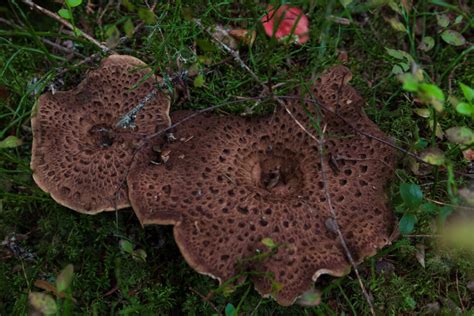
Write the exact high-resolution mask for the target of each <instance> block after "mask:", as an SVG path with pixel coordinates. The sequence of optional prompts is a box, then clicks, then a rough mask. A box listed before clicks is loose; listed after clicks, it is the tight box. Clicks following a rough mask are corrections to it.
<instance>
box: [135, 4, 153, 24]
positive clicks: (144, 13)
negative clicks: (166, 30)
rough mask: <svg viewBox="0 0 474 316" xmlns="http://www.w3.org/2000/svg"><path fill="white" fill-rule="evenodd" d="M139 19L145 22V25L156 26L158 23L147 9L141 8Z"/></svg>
mask: <svg viewBox="0 0 474 316" xmlns="http://www.w3.org/2000/svg"><path fill="white" fill-rule="evenodd" d="M138 17H139V18H140V20H142V21H143V22H145V24H155V23H156V16H155V14H154V13H153V12H152V11H150V10H149V9H147V8H139V9H138Z"/></svg>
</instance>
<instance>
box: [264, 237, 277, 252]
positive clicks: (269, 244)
mask: <svg viewBox="0 0 474 316" xmlns="http://www.w3.org/2000/svg"><path fill="white" fill-rule="evenodd" d="M262 244H264V245H265V246H267V247H268V248H269V249H274V248H276V247H277V245H276V244H275V242H274V241H273V240H272V239H271V238H263V239H262Z"/></svg>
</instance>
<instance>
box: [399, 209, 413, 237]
mask: <svg viewBox="0 0 474 316" xmlns="http://www.w3.org/2000/svg"><path fill="white" fill-rule="evenodd" d="M415 223H416V216H415V215H413V214H405V215H403V216H402V218H401V219H400V224H399V226H400V233H401V234H402V235H406V234H409V233H411V232H412V231H413V229H414V228H415Z"/></svg>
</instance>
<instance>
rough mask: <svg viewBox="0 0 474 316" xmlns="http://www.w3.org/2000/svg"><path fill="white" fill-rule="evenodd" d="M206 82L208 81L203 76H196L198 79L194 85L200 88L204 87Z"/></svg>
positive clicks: (195, 79)
mask: <svg viewBox="0 0 474 316" xmlns="http://www.w3.org/2000/svg"><path fill="white" fill-rule="evenodd" d="M205 82H206V80H205V79H204V76H203V74H199V75H197V76H196V78H194V82H193V84H194V86H195V87H196V88H200V87H202V86H204V83H205Z"/></svg>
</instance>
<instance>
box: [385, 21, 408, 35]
mask: <svg viewBox="0 0 474 316" xmlns="http://www.w3.org/2000/svg"><path fill="white" fill-rule="evenodd" d="M388 23H390V25H391V26H392V28H393V29H394V30H395V31H399V32H403V33H405V32H406V31H407V29H406V27H405V25H403V23H401V22H400V21H398V20H397V19H396V18H391V19H389V20H388Z"/></svg>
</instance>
